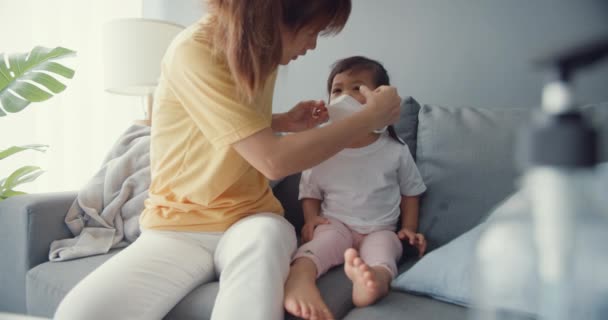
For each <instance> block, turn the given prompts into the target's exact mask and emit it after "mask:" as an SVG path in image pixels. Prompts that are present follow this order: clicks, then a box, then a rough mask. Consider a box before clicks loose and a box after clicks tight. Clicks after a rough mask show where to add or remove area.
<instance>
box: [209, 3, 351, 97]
mask: <svg viewBox="0 0 608 320" xmlns="http://www.w3.org/2000/svg"><path fill="white" fill-rule="evenodd" d="M207 5H208V7H207V8H208V11H209V13H210V15H211V19H210V22H211V23H210V24H209V25H210V31H211V35H212V38H213V40H214V41H213V44H214V48H215V50H216V51H217V52H218V53H221V54H222V55H223V56H224V57H226V61H227V63H228V67H229V68H230V72H231V73H232V77H233V78H234V80H235V82H236V84H237V87H238V88H239V91H240V93H242V94H244V96H245V97H247V98H248V99H249V100H251V99H252V98H253V97H254V96H255V94H256V93H257V92H258V90H259V89H260V88H261V87H262V86H263V85H264V83H265V81H266V79H267V78H268V76H269V75H270V74H271V73H272V72H273V71H274V70H275V69H276V68H277V66H278V65H279V62H280V60H281V55H282V53H283V43H281V31H280V29H281V28H280V27H281V25H285V26H286V27H287V28H289V29H291V30H292V31H299V30H300V29H302V28H304V27H308V26H313V27H316V28H317V29H319V30H323V31H322V32H321V34H322V35H328V34H336V33H338V32H340V31H341V30H342V28H343V27H344V25H345V24H346V21H347V20H348V17H349V15H350V11H351V0H207Z"/></svg>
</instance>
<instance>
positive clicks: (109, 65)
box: [103, 18, 184, 125]
mask: <svg viewBox="0 0 608 320" xmlns="http://www.w3.org/2000/svg"><path fill="white" fill-rule="evenodd" d="M183 29H184V27H183V26H180V25H177V24H173V23H170V22H165V21H160V20H152V19H140V18H133V19H117V20H112V21H109V22H108V23H106V24H105V25H104V28H103V63H104V70H105V77H104V87H105V90H106V91H107V92H111V93H116V94H122V95H130V96H143V97H144V108H145V109H144V110H145V112H146V118H145V120H142V121H138V123H140V124H145V125H150V123H151V113H152V97H153V94H154V89H155V88H156V85H157V84H158V78H159V76H160V63H161V59H162V57H163V55H164V54H165V51H166V50H167V47H168V46H169V44H170V43H171V41H172V40H173V38H174V37H175V36H176V35H177V34H178V33H179V32H180V31H182V30H183Z"/></svg>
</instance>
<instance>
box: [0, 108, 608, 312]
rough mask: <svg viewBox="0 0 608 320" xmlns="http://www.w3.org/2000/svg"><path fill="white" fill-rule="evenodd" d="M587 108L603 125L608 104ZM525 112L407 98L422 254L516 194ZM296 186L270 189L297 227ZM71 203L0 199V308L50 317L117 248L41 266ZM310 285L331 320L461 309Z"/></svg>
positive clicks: (207, 300)
mask: <svg viewBox="0 0 608 320" xmlns="http://www.w3.org/2000/svg"><path fill="white" fill-rule="evenodd" d="M592 110H595V111H593V112H597V114H600V115H601V116H602V117H603V118H601V117H599V118H600V119H603V120H602V121H603V122H602V123H606V122H605V121H606V119H608V117H607V116H606V111H608V107H606V106H605V105H604V107H603V108H593V109H592ZM530 114H531V112H530V109H521V108H501V109H489V108H472V107H457V108H456V107H439V106H428V105H425V106H423V107H420V106H419V105H418V104H417V102H415V101H414V100H413V99H406V101H405V103H404V105H403V109H402V120H401V121H400V122H399V124H398V125H397V126H396V127H397V131H398V132H399V134H400V135H401V136H402V137H404V139H405V140H406V142H407V143H408V145H409V146H410V149H412V153H413V154H415V157H416V159H417V163H418V167H419V169H420V172H421V174H422V176H423V179H424V181H425V183H426V184H427V187H428V191H427V192H426V193H425V194H424V196H423V198H422V202H421V212H420V230H421V231H422V232H423V233H424V234H425V235H426V237H427V238H428V240H429V249H430V250H433V249H435V248H438V247H439V246H442V245H444V244H446V243H447V242H449V241H450V240H452V239H454V238H455V237H457V236H458V235H460V234H462V233H464V232H465V231H467V230H469V229H470V228H472V227H474V226H475V225H476V224H478V223H479V222H480V221H481V220H482V219H483V217H484V216H485V215H486V214H487V213H488V212H490V210H491V209H492V207H494V206H495V205H496V204H497V203H499V202H500V201H501V200H503V199H504V198H506V197H507V196H508V195H509V194H511V193H512V192H513V191H514V190H515V185H516V184H515V181H516V177H517V170H516V168H515V165H514V161H513V158H514V155H513V146H514V142H515V136H516V132H517V131H518V128H520V127H521V126H522V125H524V124H525V123H526V122H527V121H528V119H529V118H530ZM594 119H598V117H597V116H594ZM605 151H606V149H604V150H603V152H604V154H605ZM298 182H299V175H293V176H290V177H287V178H286V179H285V180H283V181H282V182H281V183H280V184H279V185H277V186H276V187H275V188H274V192H275V194H276V196H277V197H278V198H279V199H280V200H281V202H282V203H283V205H284V207H285V209H286V212H287V213H286V216H287V218H288V219H289V220H290V221H291V222H292V223H293V224H294V225H295V226H296V229H297V230H299V229H300V227H301V225H302V222H303V219H302V214H301V208H300V205H299V202H298V200H297V192H298ZM75 197H76V193H75V192H67V193H51V194H36V195H25V196H19V197H14V198H10V199H8V200H6V201H4V202H0V237H1V238H0V240H1V241H0V256H1V258H0V259H1V260H0V311H8V312H16V313H28V314H31V315H36V316H46V317H51V316H52V314H53V312H54V310H55V308H56V307H57V305H58V304H59V302H60V301H61V299H62V297H63V296H64V295H65V294H66V293H67V292H68V291H69V290H70V288H72V287H73V286H74V285H75V284H76V283H77V282H78V281H79V280H80V279H82V278H83V277H84V276H85V275H86V274H88V273H89V272H91V271H92V270H93V269H95V268H96V267H97V266H99V265H100V264H101V263H103V262H104V261H106V260H107V259H108V258H110V257H111V256H112V255H113V254H115V253H116V252H117V250H113V251H112V252H110V253H108V254H105V255H99V256H93V257H87V258H82V259H77V260H72V261H66V262H53V263H51V262H48V253H49V245H50V243H51V241H53V240H55V239H62V238H68V237H71V236H72V235H71V234H70V232H69V230H68V229H67V227H66V226H65V225H64V223H63V218H64V216H65V214H66V211H67V209H68V207H69V206H70V205H71V203H72V202H73V201H74V199H75ZM405 253H406V255H405V257H404V258H403V259H402V262H401V263H400V268H399V269H400V272H403V271H405V270H407V269H408V268H409V267H410V266H412V265H413V264H415V263H416V261H417V258H415V257H414V254H413V251H412V249H411V248H409V247H406V248H405ZM449 267H450V266H449V265H446V266H445V268H449ZM108 281H112V279H108ZM318 284H319V287H320V288H321V291H322V294H323V297H324V298H325V301H326V302H327V303H328V305H329V306H330V308H331V310H332V311H333V312H334V314H335V315H336V317H337V318H343V319H349V320H354V319H426V320H428V319H454V320H459V319H466V318H467V317H468V314H467V312H468V311H467V309H466V308H464V307H461V306H457V305H453V304H449V303H444V302H440V301H438V300H434V299H432V298H429V297H425V296H417V295H412V294H408V293H405V292H401V291H391V292H390V294H389V295H388V296H387V297H386V298H384V299H383V300H381V301H380V302H378V303H377V304H375V305H373V306H370V307H367V308H361V309H354V308H353V305H352V303H351V301H350V291H351V286H350V284H349V281H348V280H347V278H346V277H345V275H344V273H343V271H342V269H341V268H335V269H333V270H330V272H329V273H328V274H327V275H325V276H323V277H322V278H321V279H319V282H318ZM217 289H218V284H217V283H209V284H206V285H203V286H201V287H199V288H197V289H195V290H194V291H192V292H191V293H190V294H189V295H187V296H186V297H185V298H184V299H183V300H182V301H181V302H180V303H179V304H178V305H177V306H176V307H175V308H174V309H173V310H172V311H171V312H170V313H169V314H168V315H167V317H166V318H167V319H207V318H208V317H209V315H210V313H211V310H212V307H213V302H214V299H215V295H216V292H217Z"/></svg>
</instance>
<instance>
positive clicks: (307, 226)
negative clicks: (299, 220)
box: [302, 216, 329, 243]
mask: <svg viewBox="0 0 608 320" xmlns="http://www.w3.org/2000/svg"><path fill="white" fill-rule="evenodd" d="M320 224H329V220H327V219H326V218H323V217H320V216H316V217H314V218H313V219H310V221H306V222H305V223H304V226H303V227H302V242H303V243H305V242H308V241H310V240H312V235H313V233H314V231H315V228H316V227H317V226H318V225H320Z"/></svg>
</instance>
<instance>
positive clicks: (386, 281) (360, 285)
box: [344, 230, 403, 307]
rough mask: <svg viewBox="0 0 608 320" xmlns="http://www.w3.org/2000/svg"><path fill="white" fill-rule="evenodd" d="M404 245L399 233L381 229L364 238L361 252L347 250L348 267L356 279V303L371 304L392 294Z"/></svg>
mask: <svg viewBox="0 0 608 320" xmlns="http://www.w3.org/2000/svg"><path fill="white" fill-rule="evenodd" d="M402 250H403V248H402V245H401V241H400V240H399V238H398V237H397V234H396V233H395V232H392V231H388V230H385V231H377V232H373V233H371V234H369V235H367V236H365V237H364V238H363V240H362V241H361V245H360V256H359V252H357V251H356V250H355V249H348V250H347V251H346V252H345V253H344V259H345V264H344V270H345V272H346V274H347V276H348V277H349V278H350V279H351V280H352V281H353V303H354V304H355V305H356V306H358V307H364V306H368V305H370V304H373V303H375V302H376V301H377V300H379V299H380V298H382V297H384V296H385V295H387V294H388V292H389V289H390V282H391V280H392V279H393V278H394V277H395V275H396V274H397V263H396V262H397V260H399V258H400V257H401V252H402Z"/></svg>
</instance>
